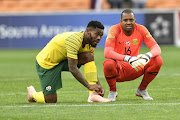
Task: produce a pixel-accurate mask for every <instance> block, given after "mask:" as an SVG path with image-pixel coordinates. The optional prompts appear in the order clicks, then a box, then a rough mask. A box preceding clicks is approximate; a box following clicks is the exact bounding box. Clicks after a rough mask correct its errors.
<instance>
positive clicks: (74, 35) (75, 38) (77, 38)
mask: <svg viewBox="0 0 180 120" xmlns="http://www.w3.org/2000/svg"><path fill="white" fill-rule="evenodd" d="M83 37H84V32H83V31H80V32H72V33H71V34H69V36H68V37H67V39H66V40H73V41H79V42H82V40H83Z"/></svg>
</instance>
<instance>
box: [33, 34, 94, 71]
mask: <svg viewBox="0 0 180 120" xmlns="http://www.w3.org/2000/svg"><path fill="white" fill-rule="evenodd" d="M83 37H84V32H83V31H80V32H65V33H61V34H58V35H56V36H55V37H54V38H52V40H51V41H50V42H49V43H48V44H47V45H46V46H45V47H44V48H43V49H42V50H41V51H40V52H39V54H38V55H37V56H36V60H37V62H38V64H39V65H40V66H41V67H43V68H45V69H51V68H53V67H54V66H56V65H58V64H59V63H60V62H61V61H63V60H66V59H67V57H69V58H73V59H78V54H79V53H82V52H91V53H93V54H94V50H95V49H94V48H93V47H91V46H90V45H89V44H86V45H85V47H82V42H83Z"/></svg>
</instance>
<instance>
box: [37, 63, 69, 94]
mask: <svg viewBox="0 0 180 120" xmlns="http://www.w3.org/2000/svg"><path fill="white" fill-rule="evenodd" d="M36 69H37V73H38V75H39V78H40V83H41V88H42V90H43V93H44V95H49V94H55V93H56V90H58V89H60V88H62V81H61V72H62V71H69V68H68V61H67V60H65V61H62V62H60V63H59V64H58V65H57V66H55V67H53V68H52V69H44V68H42V67H41V66H40V65H39V64H38V63H37V61H36Z"/></svg>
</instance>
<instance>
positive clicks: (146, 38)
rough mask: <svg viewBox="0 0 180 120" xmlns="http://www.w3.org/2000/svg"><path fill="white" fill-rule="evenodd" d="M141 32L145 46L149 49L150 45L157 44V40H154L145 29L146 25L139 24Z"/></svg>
mask: <svg viewBox="0 0 180 120" xmlns="http://www.w3.org/2000/svg"><path fill="white" fill-rule="evenodd" d="M140 29H141V34H142V35H143V38H144V39H143V41H144V43H145V44H146V46H147V47H148V48H149V49H150V48H151V47H152V46H154V45H155V44H157V42H156V41H155V40H154V38H153V37H152V35H151V34H150V32H149V31H148V30H147V28H146V27H144V26H142V25H141V28H140Z"/></svg>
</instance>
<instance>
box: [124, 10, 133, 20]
mask: <svg viewBox="0 0 180 120" xmlns="http://www.w3.org/2000/svg"><path fill="white" fill-rule="evenodd" d="M123 13H133V14H134V12H133V11H132V10H131V9H125V10H123V11H122V13H121V18H122V15H123ZM134 16H135V14H134Z"/></svg>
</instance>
